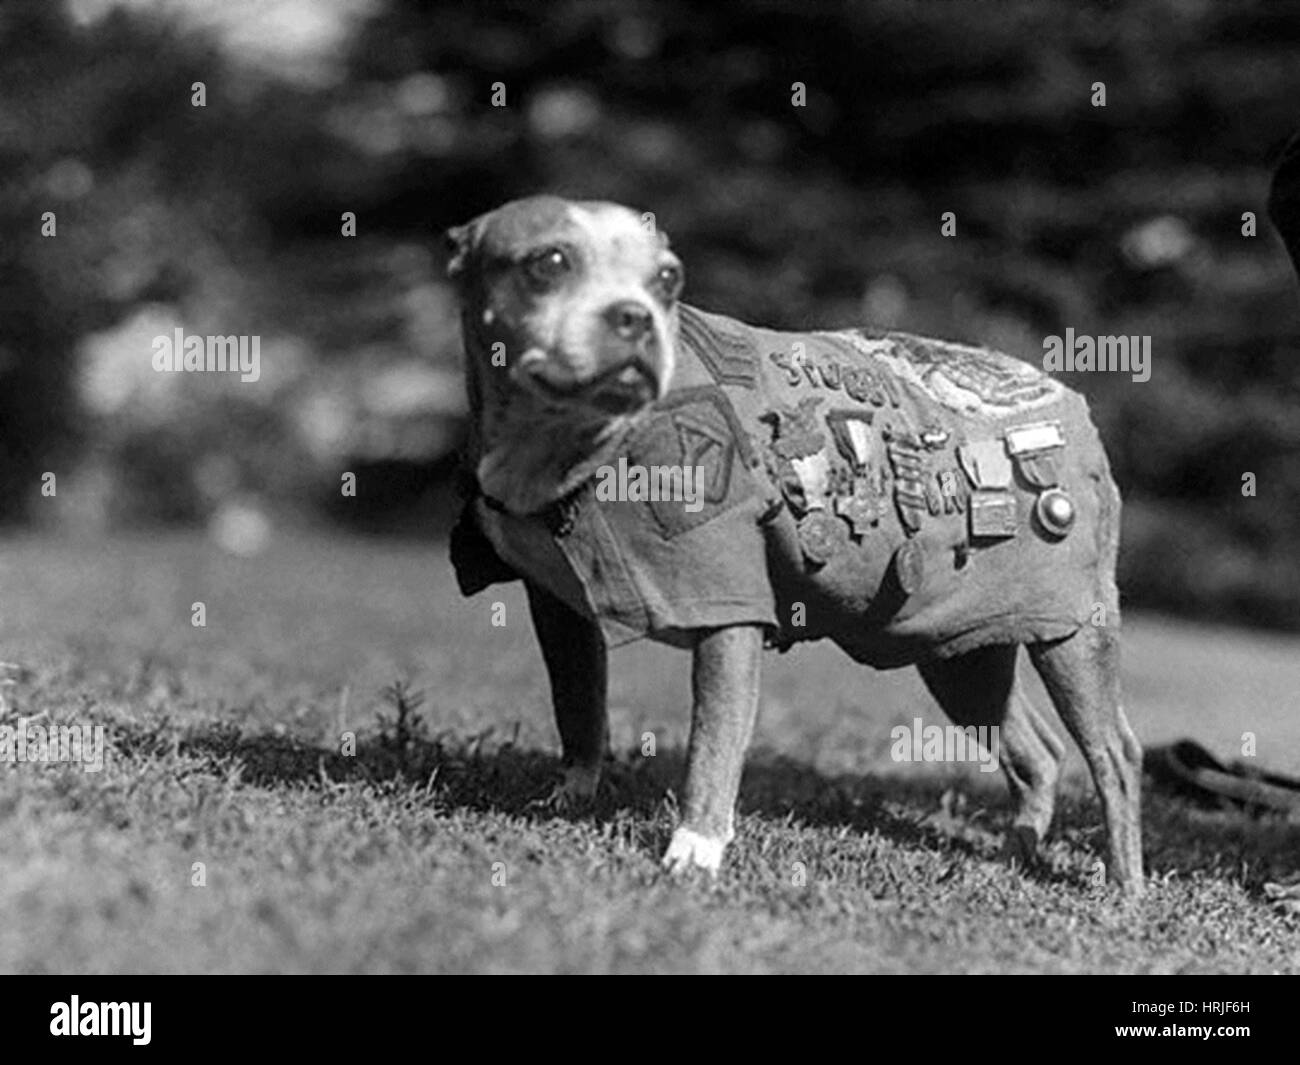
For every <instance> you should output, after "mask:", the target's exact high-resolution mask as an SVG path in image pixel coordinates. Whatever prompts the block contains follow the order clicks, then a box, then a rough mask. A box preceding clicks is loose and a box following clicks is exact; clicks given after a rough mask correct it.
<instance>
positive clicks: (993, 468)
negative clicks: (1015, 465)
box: [957, 440, 1011, 488]
mask: <svg viewBox="0 0 1300 1065" xmlns="http://www.w3.org/2000/svg"><path fill="white" fill-rule="evenodd" d="M957 458H958V460H959V461H960V462H961V468H962V469H963V470H965V471H966V476H967V477H969V478H970V482H971V484H972V485H974V487H976V488H1010V487H1011V460H1010V459H1009V458H1008V457H1007V453H1006V450H1005V449H1004V448H1003V446H1002V441H1001V440H974V441H972V442H971V443H969V444H962V445H961V446H960V447H959V448H958V449H957Z"/></svg>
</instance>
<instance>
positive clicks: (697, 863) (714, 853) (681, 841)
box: [663, 826, 727, 875]
mask: <svg viewBox="0 0 1300 1065" xmlns="http://www.w3.org/2000/svg"><path fill="white" fill-rule="evenodd" d="M726 846H727V841H726V840H725V839H714V838H713V837H711V836H702V835H700V834H699V833H698V832H692V831H691V830H690V829H689V828H686V827H685V826H682V827H680V828H678V829H677V831H675V832H674V833H673V838H672V840H671V842H669V844H668V850H667V851H665V852H664V859H663V867H664V868H665V869H667V870H668V871H669V872H670V873H673V874H677V873H685V872H687V871H688V870H690V869H704V870H705V871H707V872H709V873H712V874H714V875H716V874H717V872H718V868H719V867H720V866H721V865H722V852H723V851H724V850H725V849H726Z"/></svg>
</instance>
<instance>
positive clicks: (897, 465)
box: [886, 434, 929, 536]
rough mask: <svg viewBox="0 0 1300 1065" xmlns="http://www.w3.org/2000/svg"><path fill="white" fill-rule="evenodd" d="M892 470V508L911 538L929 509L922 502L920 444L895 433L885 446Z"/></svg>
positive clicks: (923, 477) (923, 463) (923, 478)
mask: <svg viewBox="0 0 1300 1065" xmlns="http://www.w3.org/2000/svg"><path fill="white" fill-rule="evenodd" d="M886 451H887V452H888V453H889V464H890V466H892V467H893V470H894V505H895V506H896V507H897V508H898V517H899V520H900V521H902V523H903V529H904V530H905V531H906V533H907V535H909V536H911V535H912V534H913V533H914V532H916V531H917V530H918V529H920V528H921V521H922V518H923V517H924V515H925V512H926V511H927V510H928V509H929V504H928V503H927V501H926V492H925V489H926V485H925V482H926V459H925V450H924V448H923V447H922V446H921V442H920V441H919V440H917V439H916V438H915V437H914V436H912V435H911V434H895V435H894V436H893V438H892V439H891V440H890V441H889V442H888V444H887V445H886Z"/></svg>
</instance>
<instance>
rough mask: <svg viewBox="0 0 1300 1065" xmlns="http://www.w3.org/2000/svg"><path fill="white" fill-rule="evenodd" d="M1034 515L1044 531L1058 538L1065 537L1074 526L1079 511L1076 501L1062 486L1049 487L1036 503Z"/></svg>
mask: <svg viewBox="0 0 1300 1065" xmlns="http://www.w3.org/2000/svg"><path fill="white" fill-rule="evenodd" d="M1034 515H1035V516H1036V517H1037V518H1038V524H1039V525H1040V526H1041V527H1042V529H1043V531H1044V532H1045V533H1047V534H1048V535H1049V536H1052V537H1054V538H1055V539H1057V540H1060V539H1064V537H1065V536H1066V535H1067V534H1068V533H1069V531H1070V530H1071V529H1072V528H1073V527H1074V519H1075V517H1076V516H1077V512H1076V511H1075V509H1074V501H1073V500H1072V499H1070V497H1069V496H1068V495H1066V493H1065V490H1064V489H1062V488H1049V489H1048V490H1047V491H1046V492H1040V493H1039V495H1038V499H1037V500H1036V501H1035V503H1034Z"/></svg>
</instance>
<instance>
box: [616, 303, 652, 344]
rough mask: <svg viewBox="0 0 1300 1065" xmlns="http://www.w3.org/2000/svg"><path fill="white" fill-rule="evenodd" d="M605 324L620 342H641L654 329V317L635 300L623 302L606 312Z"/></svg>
mask: <svg viewBox="0 0 1300 1065" xmlns="http://www.w3.org/2000/svg"><path fill="white" fill-rule="evenodd" d="M605 322H606V323H607V324H608V325H609V328H610V329H612V330H613V331H614V335H615V336H617V337H618V338H619V339H620V340H641V339H642V338H643V337H645V336H647V335H648V334H649V333H650V332H651V331H652V330H653V329H654V324H655V320H654V316H653V315H652V314H651V313H650V309H649V308H648V307H645V306H642V305H641V304H640V303H637V302H636V301H635V300H622V301H621V302H619V303H615V304H612V305H611V306H610V307H608V308H607V309H606V310H605Z"/></svg>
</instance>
